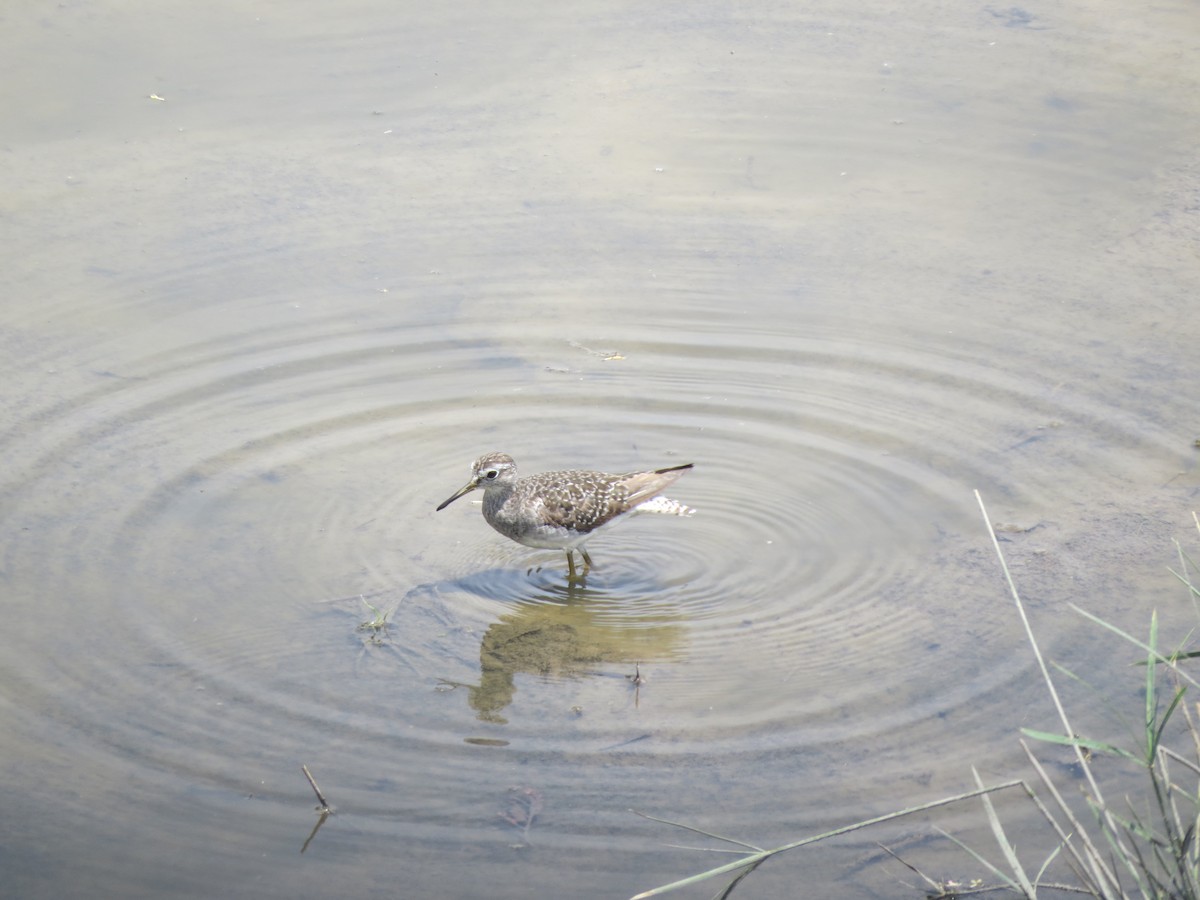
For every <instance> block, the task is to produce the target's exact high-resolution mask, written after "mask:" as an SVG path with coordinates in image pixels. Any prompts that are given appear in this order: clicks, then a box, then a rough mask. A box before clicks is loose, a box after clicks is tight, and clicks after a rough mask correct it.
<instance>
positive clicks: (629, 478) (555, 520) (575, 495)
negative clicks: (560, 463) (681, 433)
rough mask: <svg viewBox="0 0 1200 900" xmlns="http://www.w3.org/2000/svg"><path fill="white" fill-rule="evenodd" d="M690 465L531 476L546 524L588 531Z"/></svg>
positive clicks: (653, 493)
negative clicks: (540, 499)
mask: <svg viewBox="0 0 1200 900" xmlns="http://www.w3.org/2000/svg"><path fill="white" fill-rule="evenodd" d="M690 468H691V465H690V464H689V465H685V466H674V467H672V468H669V469H658V470H656V471H654V472H627V473H625V474H623V475H609V474H607V473H605V472H570V473H567V472H546V473H544V474H542V475H535V476H533V478H534V479H536V480H537V482H538V485H537V486H538V493H539V494H540V495H541V498H542V504H543V510H542V514H543V516H544V518H545V521H546V523H547V524H550V525H556V526H559V527H561V528H569V529H571V530H572V531H577V532H579V533H580V534H587V533H588V532H590V531H594V530H595V529H597V528H599V527H600V526H601V525H604V524H605V523H607V522H610V521H612V520H613V519H614V518H616V517H617V516H619V515H621V514H622V513H626V512H629V510H631V509H633V508H634V507H635V506H637V505H638V504H639V503H644V502H645V501H647V500H649V499H650V498H651V497H654V496H656V495H658V494H660V493H662V492H663V491H664V490H666V489H667V488H668V487H670V486H671V485H672V484H674V482H675V481H676V479H678V478H679V476H680V475H682V474H683V473H684V471H686V470H687V469H690ZM566 476H570V477H566Z"/></svg>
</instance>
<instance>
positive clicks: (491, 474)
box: [483, 469, 500, 481]
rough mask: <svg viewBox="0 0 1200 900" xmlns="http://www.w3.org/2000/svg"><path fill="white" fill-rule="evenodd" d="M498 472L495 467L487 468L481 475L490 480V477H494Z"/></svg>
mask: <svg viewBox="0 0 1200 900" xmlns="http://www.w3.org/2000/svg"><path fill="white" fill-rule="evenodd" d="M499 474H500V473H499V472H497V471H496V470H495V469H488V470H487V472H485V473H484V476H483V477H484V478H486V479H488V480H489V481H490V480H491V479H493V478H495V477H496V476H497V475H499Z"/></svg>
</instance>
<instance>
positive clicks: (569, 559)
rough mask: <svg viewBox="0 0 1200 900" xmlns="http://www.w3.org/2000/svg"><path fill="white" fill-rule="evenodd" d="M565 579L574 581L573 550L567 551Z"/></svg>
mask: <svg viewBox="0 0 1200 900" xmlns="http://www.w3.org/2000/svg"><path fill="white" fill-rule="evenodd" d="M567 581H575V551H574V550H568V551H567Z"/></svg>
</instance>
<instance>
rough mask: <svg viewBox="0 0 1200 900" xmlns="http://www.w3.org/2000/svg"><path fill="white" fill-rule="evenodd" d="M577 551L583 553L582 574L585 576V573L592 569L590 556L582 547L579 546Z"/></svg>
mask: <svg viewBox="0 0 1200 900" xmlns="http://www.w3.org/2000/svg"><path fill="white" fill-rule="evenodd" d="M579 552H580V553H582V554H583V575H584V577H585V578H586V577H587V573H588V572H590V571H591V570H592V558H591V557H590V556H588V552H587V551H586V550H584V549H583V548H582V547H580V548H579Z"/></svg>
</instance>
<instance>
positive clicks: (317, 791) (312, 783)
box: [300, 766, 333, 813]
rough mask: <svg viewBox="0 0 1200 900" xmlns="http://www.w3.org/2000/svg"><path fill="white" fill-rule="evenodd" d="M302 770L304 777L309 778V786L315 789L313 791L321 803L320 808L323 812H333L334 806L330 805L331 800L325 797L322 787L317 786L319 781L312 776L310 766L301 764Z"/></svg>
mask: <svg viewBox="0 0 1200 900" xmlns="http://www.w3.org/2000/svg"><path fill="white" fill-rule="evenodd" d="M300 771H301V772H303V773H304V777H305V778H307V779H308V784H309V787H311V788H312V789H313V793H314V794H316V795H317V802H318V803H319V804H321V805H320V807H319V809H320V810H321V812H323V813H331V812H333V807H332V806H330V805H329V801H328V800H326V799H325V795H324V794H322V793H321V789H320V788H319V787H317V781H316V779H315V778H313V777H312V772H310V771H308V766H301V767H300Z"/></svg>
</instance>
